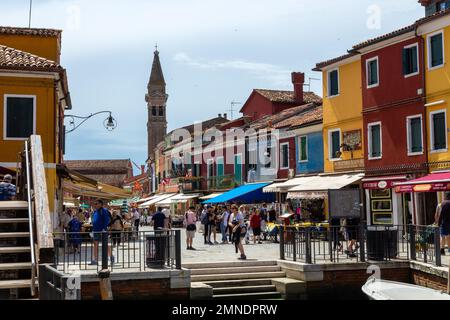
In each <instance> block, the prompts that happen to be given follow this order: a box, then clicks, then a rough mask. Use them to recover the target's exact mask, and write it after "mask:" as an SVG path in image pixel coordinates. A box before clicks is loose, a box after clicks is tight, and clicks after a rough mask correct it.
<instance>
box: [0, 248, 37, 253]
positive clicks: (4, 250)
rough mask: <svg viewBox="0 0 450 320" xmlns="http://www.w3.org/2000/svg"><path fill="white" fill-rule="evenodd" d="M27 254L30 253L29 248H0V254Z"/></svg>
mask: <svg viewBox="0 0 450 320" xmlns="http://www.w3.org/2000/svg"><path fill="white" fill-rule="evenodd" d="M28 252H31V248H30V247H0V254H7V253H28Z"/></svg>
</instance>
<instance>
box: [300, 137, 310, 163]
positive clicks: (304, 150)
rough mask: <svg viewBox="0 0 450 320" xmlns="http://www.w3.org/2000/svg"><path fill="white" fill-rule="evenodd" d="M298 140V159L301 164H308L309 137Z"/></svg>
mask: <svg viewBox="0 0 450 320" xmlns="http://www.w3.org/2000/svg"><path fill="white" fill-rule="evenodd" d="M298 140H299V141H298V151H299V154H298V159H299V161H300V162H306V161H308V137H307V136H302V137H299V139H298Z"/></svg>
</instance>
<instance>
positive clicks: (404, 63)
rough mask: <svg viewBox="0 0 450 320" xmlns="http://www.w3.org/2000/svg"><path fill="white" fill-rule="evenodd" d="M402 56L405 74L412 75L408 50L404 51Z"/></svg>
mask: <svg viewBox="0 0 450 320" xmlns="http://www.w3.org/2000/svg"><path fill="white" fill-rule="evenodd" d="M402 55H403V74H404V75H406V74H409V73H410V72H409V65H408V62H409V59H408V49H403V52H402Z"/></svg>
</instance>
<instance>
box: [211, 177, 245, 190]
mask: <svg viewBox="0 0 450 320" xmlns="http://www.w3.org/2000/svg"><path fill="white" fill-rule="evenodd" d="M206 181H207V184H208V190H223V189H232V188H234V187H237V186H239V185H240V182H239V181H237V180H236V178H235V176H234V175H223V176H216V177H209V178H207V179H206Z"/></svg>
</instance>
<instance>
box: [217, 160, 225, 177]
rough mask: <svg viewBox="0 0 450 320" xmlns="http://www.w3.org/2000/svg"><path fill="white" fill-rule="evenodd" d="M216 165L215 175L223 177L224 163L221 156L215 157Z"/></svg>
mask: <svg viewBox="0 0 450 320" xmlns="http://www.w3.org/2000/svg"><path fill="white" fill-rule="evenodd" d="M216 165H217V169H216V170H217V176H218V177H223V175H224V174H225V167H224V163H223V157H220V158H217V159H216Z"/></svg>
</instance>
